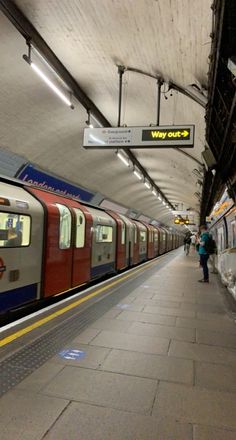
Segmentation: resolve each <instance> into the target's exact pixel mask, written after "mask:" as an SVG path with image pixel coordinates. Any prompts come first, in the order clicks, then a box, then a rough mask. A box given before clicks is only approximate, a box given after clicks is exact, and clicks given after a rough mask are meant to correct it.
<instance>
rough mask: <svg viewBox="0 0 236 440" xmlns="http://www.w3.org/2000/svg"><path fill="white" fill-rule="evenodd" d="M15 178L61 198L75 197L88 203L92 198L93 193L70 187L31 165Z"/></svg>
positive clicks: (73, 186) (77, 187)
mask: <svg viewBox="0 0 236 440" xmlns="http://www.w3.org/2000/svg"><path fill="white" fill-rule="evenodd" d="M16 177H17V178H18V179H21V180H23V181H25V182H28V183H31V184H33V185H35V186H38V187H40V188H43V189H48V190H49V191H53V192H55V193H58V194H60V195H62V196H68V197H75V198H76V199H79V200H83V201H84V202H90V201H91V199H92V198H93V196H94V194H93V193H91V192H89V191H86V190H85V189H82V188H80V187H79V186H75V185H71V184H70V183H67V182H64V181H63V180H62V179H59V178H57V177H54V176H50V174H47V173H45V172H44V171H39V170H37V169H36V168H35V167H34V166H33V165H27V166H26V167H25V168H24V169H23V170H22V171H20V173H19V174H18V175H17V176H16Z"/></svg>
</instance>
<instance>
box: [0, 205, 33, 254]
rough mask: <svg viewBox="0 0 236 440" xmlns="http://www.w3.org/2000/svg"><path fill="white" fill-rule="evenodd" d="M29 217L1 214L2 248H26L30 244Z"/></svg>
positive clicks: (0, 239)
mask: <svg viewBox="0 0 236 440" xmlns="http://www.w3.org/2000/svg"><path fill="white" fill-rule="evenodd" d="M30 232H31V219H30V216H29V215H21V214H15V213H10V212H0V247H1V248H5V247H8V248H9V247H11V248H15V247H25V246H29V244H30Z"/></svg>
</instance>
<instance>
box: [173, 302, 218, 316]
mask: <svg viewBox="0 0 236 440" xmlns="http://www.w3.org/2000/svg"><path fill="white" fill-rule="evenodd" d="M180 307H181V309H183V310H194V311H196V312H207V313H216V314H225V307H224V306H223V305H222V304H214V303H213V304H197V303H196V304H190V303H186V302H181V305H180Z"/></svg>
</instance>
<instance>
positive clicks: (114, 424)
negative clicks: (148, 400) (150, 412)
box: [45, 402, 231, 440]
mask: <svg viewBox="0 0 236 440" xmlns="http://www.w3.org/2000/svg"><path fill="white" fill-rule="evenodd" d="M55 439H56V440H192V427H191V425H188V424H182V423H178V422H176V421H175V420H174V419H163V420H160V421H159V420H157V419H156V418H154V417H150V416H144V415H141V414H132V413H127V412H124V411H118V410H114V409H111V408H102V407H98V406H92V405H84V404H82V403H75V402H72V403H71V404H70V405H69V407H68V408H67V409H66V411H65V412H64V414H63V415H62V416H61V417H60V419H59V420H58V421H57V422H56V424H55V425H54V426H53V427H52V428H51V429H50V431H49V432H48V433H47V435H46V436H45V440H55ZM227 440H228V439H227ZM230 440H231V439H230Z"/></svg>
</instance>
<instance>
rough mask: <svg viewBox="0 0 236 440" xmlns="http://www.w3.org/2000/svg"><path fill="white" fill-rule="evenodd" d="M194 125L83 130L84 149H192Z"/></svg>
mask: <svg viewBox="0 0 236 440" xmlns="http://www.w3.org/2000/svg"><path fill="white" fill-rule="evenodd" d="M193 144H194V125H167V126H163V125H162V126H159V127H158V126H157V127H116V128H115V127H107V128H105V127H101V128H85V129H84V143H83V146H84V148H87V149H96V148H98V149H105V150H106V149H112V148H123V149H128V148H175V147H176V148H177V147H181V148H193Z"/></svg>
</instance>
